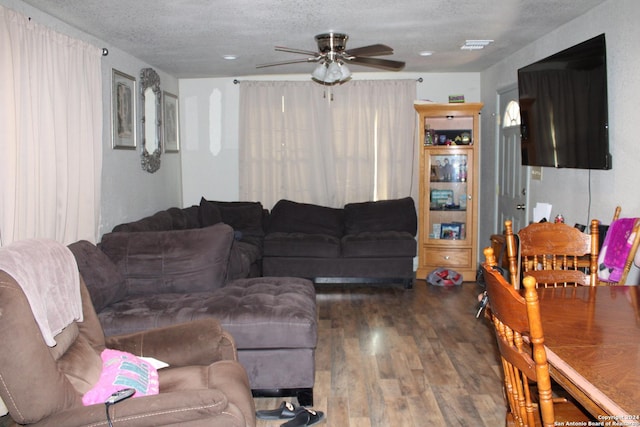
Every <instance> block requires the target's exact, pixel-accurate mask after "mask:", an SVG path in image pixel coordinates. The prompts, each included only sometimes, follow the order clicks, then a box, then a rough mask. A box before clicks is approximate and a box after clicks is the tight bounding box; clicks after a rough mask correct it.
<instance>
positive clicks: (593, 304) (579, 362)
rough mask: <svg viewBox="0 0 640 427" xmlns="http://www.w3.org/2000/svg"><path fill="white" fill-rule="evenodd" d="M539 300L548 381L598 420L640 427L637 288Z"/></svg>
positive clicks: (549, 294) (543, 294)
mask: <svg viewBox="0 0 640 427" xmlns="http://www.w3.org/2000/svg"><path fill="white" fill-rule="evenodd" d="M538 296H539V299H540V310H541V317H542V327H543V330H544V337H545V347H546V348H547V358H548V361H549V367H550V371H551V377H552V378H553V379H554V380H555V381H556V382H557V383H558V384H559V385H560V386H562V387H563V388H564V389H565V390H567V391H568V392H569V393H570V394H571V395H572V396H573V397H574V398H575V399H576V400H577V401H578V402H580V403H581V404H582V405H583V406H584V407H585V409H587V410H588V411H589V412H590V413H591V414H592V415H594V417H596V419H597V420H599V421H602V422H605V421H611V423H610V424H609V425H636V426H640V305H639V301H640V286H579V287H570V288H541V289H538ZM603 425H606V424H603Z"/></svg>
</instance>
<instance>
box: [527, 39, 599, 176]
mask: <svg viewBox="0 0 640 427" xmlns="http://www.w3.org/2000/svg"><path fill="white" fill-rule="evenodd" d="M518 93H519V98H520V117H521V125H520V131H521V148H522V164H523V165H526V166H548V167H555V168H578V169H611V154H610V153H609V131H608V130H609V120H608V101H607V61H606V43H605V36H604V34H601V35H599V36H597V37H594V38H592V39H590V40H587V41H585V42H583V43H580V44H578V45H575V46H573V47H570V48H568V49H565V50H563V51H561V52H558V53H556V54H555V55H552V56H549V57H548V58H545V59H542V60H540V61H537V62H535V63H533V64H531V65H528V66H526V67H523V68H521V69H519V70H518Z"/></svg>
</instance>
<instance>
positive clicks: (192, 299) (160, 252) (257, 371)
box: [70, 197, 417, 405]
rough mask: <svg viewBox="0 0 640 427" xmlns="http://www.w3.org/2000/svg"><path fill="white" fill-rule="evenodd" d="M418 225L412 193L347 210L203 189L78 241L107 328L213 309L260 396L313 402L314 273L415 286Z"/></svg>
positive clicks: (125, 328) (181, 318)
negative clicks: (223, 196)
mask: <svg viewBox="0 0 640 427" xmlns="http://www.w3.org/2000/svg"><path fill="white" fill-rule="evenodd" d="M416 228H417V220H416V211H415V205H414V202H413V200H412V199H411V198H408V197H407V198H403V199H396V200H383V201H377V202H364V203H350V204H347V205H345V206H344V208H343V209H336V208H328V207H324V206H319V205H313V204H306V203H297V202H293V201H289V200H281V201H279V202H278V203H277V204H276V205H275V206H274V207H273V209H272V210H271V212H269V211H267V210H266V209H264V208H263V206H262V204H261V203H260V202H219V201H210V200H206V199H204V198H203V199H202V200H201V201H200V204H199V205H196V206H190V207H187V208H170V209H167V210H164V211H160V212H157V213H155V214H153V215H151V216H149V217H146V218H142V219H140V220H138V221H134V222H130V223H126V224H120V225H118V226H116V227H114V229H113V231H112V232H111V233H107V234H105V235H104V236H102V239H101V242H100V243H99V244H98V245H92V244H91V243H89V242H86V241H81V242H76V243H74V244H72V245H70V248H71V250H72V252H73V253H74V255H75V256H76V259H77V261H78V265H79V268H80V271H81V274H82V276H83V277H84V278H85V282H86V284H87V288H88V289H89V292H90V294H91V298H92V301H93V304H94V306H95V308H96V312H97V313H98V318H99V319H100V322H101V324H102V326H103V329H104V331H105V334H106V335H108V336H109V335H116V334H127V333H133V332H137V331H141V330H146V329H150V328H154V327H159V326H166V325H172V324H176V323H181V322H186V321H191V320H194V319H199V318H206V317H214V318H216V319H218V320H219V321H220V322H221V324H222V326H223V328H224V329H225V330H227V331H228V332H229V333H231V334H232V336H233V337H234V339H235V341H236V345H237V349H238V359H239V361H240V362H241V363H242V364H243V366H244V367H245V369H246V370H247V373H248V376H249V380H250V383H251V387H252V390H253V392H254V395H283V396H286V395H296V396H297V397H298V399H299V402H300V404H302V405H309V404H312V402H313V386H314V381H315V347H316V343H317V338H318V337H317V313H316V301H315V289H314V286H313V283H312V281H311V280H313V281H315V282H327V281H334V282H354V281H359V282H402V283H404V285H405V286H406V287H407V288H410V287H411V286H412V284H413V279H414V273H413V258H414V257H415V255H416V241H415V234H416ZM308 279H311V280H308ZM167 345H171V343H167Z"/></svg>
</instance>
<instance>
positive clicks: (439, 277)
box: [427, 268, 462, 286]
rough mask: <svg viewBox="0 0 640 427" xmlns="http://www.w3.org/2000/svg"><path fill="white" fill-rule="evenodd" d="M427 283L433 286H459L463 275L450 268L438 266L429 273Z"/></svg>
mask: <svg viewBox="0 0 640 427" xmlns="http://www.w3.org/2000/svg"><path fill="white" fill-rule="evenodd" d="M427 283H429V284H430V285H433V286H459V285H461V284H462V275H461V274H460V273H458V272H456V271H455V270H451V269H450V268H436V269H435V270H433V271H432V272H431V273H429V274H428V275H427Z"/></svg>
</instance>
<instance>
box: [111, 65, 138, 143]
mask: <svg viewBox="0 0 640 427" xmlns="http://www.w3.org/2000/svg"><path fill="white" fill-rule="evenodd" d="M136 93H137V92H136V79H135V78H134V77H131V76H129V75H127V74H124V73H121V72H120V71H118V70H116V69H113V70H112V78H111V124H112V127H113V128H112V130H111V139H112V146H113V148H120V149H126V150H134V149H135V148H136Z"/></svg>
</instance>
